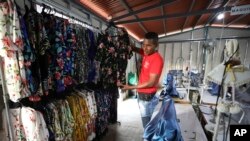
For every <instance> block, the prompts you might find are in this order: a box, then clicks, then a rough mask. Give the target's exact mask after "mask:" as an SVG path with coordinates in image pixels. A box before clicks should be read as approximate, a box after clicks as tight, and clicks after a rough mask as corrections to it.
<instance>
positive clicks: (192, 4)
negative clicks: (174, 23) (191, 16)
mask: <svg viewBox="0 0 250 141" xmlns="http://www.w3.org/2000/svg"><path fill="white" fill-rule="evenodd" d="M194 4H195V0H192V3H191V5H190V7H189V9H188V12H191V11H192V9H193V7H194ZM187 19H188V17H186V18H185V22H184V24H183V26H182V29H181V30H182V31H183V29H184V27H185V26H186V24H187Z"/></svg>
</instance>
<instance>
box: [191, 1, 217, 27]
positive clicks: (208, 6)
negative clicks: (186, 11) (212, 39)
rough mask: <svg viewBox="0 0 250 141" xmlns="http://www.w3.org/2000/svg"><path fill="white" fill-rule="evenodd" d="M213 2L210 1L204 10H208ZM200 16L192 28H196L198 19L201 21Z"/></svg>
mask: <svg viewBox="0 0 250 141" xmlns="http://www.w3.org/2000/svg"><path fill="white" fill-rule="evenodd" d="M213 2H214V0H210V2H209V4H208V5H207V7H206V9H208V8H210V6H211V5H212V4H213ZM201 17H202V15H199V18H198V20H197V21H196V23H195V24H194V26H193V28H194V27H196V26H197V24H198V23H199V21H200V19H201Z"/></svg>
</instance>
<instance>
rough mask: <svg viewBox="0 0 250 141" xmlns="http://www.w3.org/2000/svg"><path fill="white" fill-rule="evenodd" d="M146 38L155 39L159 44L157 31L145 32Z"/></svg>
mask: <svg viewBox="0 0 250 141" xmlns="http://www.w3.org/2000/svg"><path fill="white" fill-rule="evenodd" d="M145 39H148V40H153V42H154V43H155V44H158V34H157V33H155V32H148V33H146V34H145Z"/></svg>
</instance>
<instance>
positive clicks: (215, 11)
mask: <svg viewBox="0 0 250 141" xmlns="http://www.w3.org/2000/svg"><path fill="white" fill-rule="evenodd" d="M230 10H231V6H228V7H220V8H215V9H206V10H201V11H193V12H188V13H177V14H169V15H165V16H155V17H149V18H140V19H138V20H126V21H120V22H115V24H129V23H135V22H143V21H154V20H160V19H165V18H179V17H188V16H196V15H202V14H207V13H219V12H222V11H230Z"/></svg>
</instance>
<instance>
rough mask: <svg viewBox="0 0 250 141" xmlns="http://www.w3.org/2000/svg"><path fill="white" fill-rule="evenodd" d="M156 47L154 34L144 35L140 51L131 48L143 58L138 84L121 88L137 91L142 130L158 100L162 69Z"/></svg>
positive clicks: (156, 39) (161, 62)
mask: <svg viewBox="0 0 250 141" xmlns="http://www.w3.org/2000/svg"><path fill="white" fill-rule="evenodd" d="M157 47H158V35H157V33H155V32H148V33H146V34H145V39H144V41H143V45H142V49H140V48H136V47H134V46H132V50H133V51H134V52H136V53H139V54H141V55H142V57H143V60H142V65H141V72H140V76H139V83H138V85H135V86H130V85H123V86H122V90H131V89H137V92H138V105H139V109H140V112H141V118H142V124H143V128H145V126H146V125H147V123H148V122H149V121H150V119H151V116H152V114H153V112H154V109H155V106H156V105H157V103H158V98H157V97H156V96H155V94H156V91H157V87H158V81H159V78H160V76H161V72H162V68H163V59H162V57H161V56H160V54H159V53H158V52H157V50H156V48H157Z"/></svg>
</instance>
